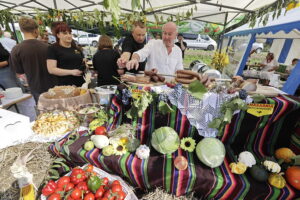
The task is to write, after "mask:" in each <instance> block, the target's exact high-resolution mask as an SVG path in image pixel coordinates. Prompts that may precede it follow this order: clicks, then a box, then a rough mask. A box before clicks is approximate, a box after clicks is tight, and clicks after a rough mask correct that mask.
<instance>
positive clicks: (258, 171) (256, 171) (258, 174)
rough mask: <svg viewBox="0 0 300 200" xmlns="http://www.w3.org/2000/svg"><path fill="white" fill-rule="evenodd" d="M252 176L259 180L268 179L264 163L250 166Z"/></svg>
mask: <svg viewBox="0 0 300 200" xmlns="http://www.w3.org/2000/svg"><path fill="white" fill-rule="evenodd" d="M250 174H251V176H252V177H253V178H254V179H255V180H256V181H259V182H265V181H267V180H268V172H267V170H266V169H265V168H264V167H263V166H262V165H254V166H252V167H251V168H250Z"/></svg>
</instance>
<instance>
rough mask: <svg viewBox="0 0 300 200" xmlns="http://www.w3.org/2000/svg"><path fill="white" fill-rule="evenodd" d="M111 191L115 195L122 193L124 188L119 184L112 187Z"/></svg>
mask: <svg viewBox="0 0 300 200" xmlns="http://www.w3.org/2000/svg"><path fill="white" fill-rule="evenodd" d="M111 191H112V192H113V193H115V192H120V191H122V186H121V185H119V184H114V185H112V186H111Z"/></svg>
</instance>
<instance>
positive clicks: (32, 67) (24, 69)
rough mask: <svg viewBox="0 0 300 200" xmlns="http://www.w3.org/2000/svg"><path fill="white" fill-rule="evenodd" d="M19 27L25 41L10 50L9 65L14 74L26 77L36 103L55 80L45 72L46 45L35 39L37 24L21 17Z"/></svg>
mask: <svg viewBox="0 0 300 200" xmlns="http://www.w3.org/2000/svg"><path fill="white" fill-rule="evenodd" d="M19 25H20V29H21V31H22V32H23V34H24V38H25V40H24V41H23V42H21V43H20V44H18V45H16V46H15V47H14V48H13V49H12V52H11V56H10V59H9V63H10V65H11V67H12V68H13V69H14V71H15V72H16V73H18V74H25V75H26V77H27V81H28V84H29V87H30V91H31V93H32V95H33V97H34V99H35V101H36V103H37V101H38V98H39V96H40V94H41V93H43V92H46V91H47V90H48V89H49V88H51V87H53V86H54V85H55V83H56V79H55V77H54V76H53V75H50V74H49V72H48V70H47V65H46V60H47V49H48V45H47V44H45V43H43V42H41V41H38V40H37V39H36V38H37V37H38V25H37V23H36V22H35V21H34V20H33V19H31V18H27V17H22V18H21V19H20V20H19Z"/></svg>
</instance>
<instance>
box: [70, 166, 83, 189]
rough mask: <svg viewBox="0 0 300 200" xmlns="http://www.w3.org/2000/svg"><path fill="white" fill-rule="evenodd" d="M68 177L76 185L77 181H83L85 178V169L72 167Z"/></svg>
mask: <svg viewBox="0 0 300 200" xmlns="http://www.w3.org/2000/svg"><path fill="white" fill-rule="evenodd" d="M70 178H71V182H72V183H74V184H75V185H77V184H78V183H80V182H82V181H85V179H86V175H85V171H83V169H80V168H74V169H73V170H72V173H71V175H70Z"/></svg>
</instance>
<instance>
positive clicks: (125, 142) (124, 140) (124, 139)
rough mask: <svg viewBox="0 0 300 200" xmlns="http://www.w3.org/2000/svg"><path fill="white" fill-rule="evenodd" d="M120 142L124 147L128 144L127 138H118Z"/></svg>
mask: <svg viewBox="0 0 300 200" xmlns="http://www.w3.org/2000/svg"><path fill="white" fill-rule="evenodd" d="M120 142H121V143H122V144H124V145H125V146H126V144H127V143H128V138H127V137H122V138H120Z"/></svg>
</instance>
